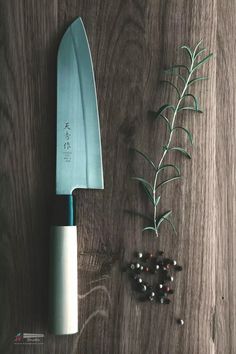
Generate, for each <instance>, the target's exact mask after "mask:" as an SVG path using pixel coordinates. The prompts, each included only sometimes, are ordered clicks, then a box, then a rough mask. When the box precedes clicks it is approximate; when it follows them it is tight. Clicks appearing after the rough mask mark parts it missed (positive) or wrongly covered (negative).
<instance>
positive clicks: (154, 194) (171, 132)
mask: <svg viewBox="0 0 236 354" xmlns="http://www.w3.org/2000/svg"><path fill="white" fill-rule="evenodd" d="M193 64H194V60H192V63H191V67H190V70H189V75H188V77H187V80H186V82H185V85H184V88H183V90H182V93H181V95H180V97H179V99H178V102H177V104H176V106H175V110H174V113H173V118H172V122H171V131H170V135H169V139H168V142H167V144H166V147H165V150H164V151H163V154H162V156H161V159H160V161H159V164H158V167H157V171H156V173H155V178H154V183H153V201H154V212H153V223H154V228H155V233H156V236H157V237H158V229H157V220H156V218H157V205H156V186H157V177H158V173H159V169H160V167H161V165H162V163H163V160H164V158H165V156H166V154H167V152H168V149H169V147H170V143H171V139H172V136H173V128H174V125H175V120H176V116H177V113H178V109H179V106H180V103H181V101H182V99H183V97H184V95H185V92H186V90H187V87H188V83H189V80H190V78H191V75H192V70H193Z"/></svg>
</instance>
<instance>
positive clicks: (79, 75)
mask: <svg viewBox="0 0 236 354" xmlns="http://www.w3.org/2000/svg"><path fill="white" fill-rule="evenodd" d="M70 34H71V38H72V43H73V50H74V54H75V58H76V63H77V71H78V77H79V86H80V92H81V103H82V111H83V125H84V127H83V128H84V136H85V155H86V158H85V161H86V163H85V166H86V184H87V185H88V162H87V161H88V146H87V134H86V131H87V128H86V119H85V110H84V97H83V90H82V85H81V81H80V78H81V72H80V69H79V60H78V55H77V52H76V47H75V39H74V36H73V31H72V26H70Z"/></svg>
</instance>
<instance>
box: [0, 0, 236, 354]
mask: <svg viewBox="0 0 236 354" xmlns="http://www.w3.org/2000/svg"><path fill="white" fill-rule="evenodd" d="M235 14H236V5H235V2H234V1H233V0H228V1H227V2H223V1H217V0H189V1H186V0H178V1H177V0H172V1H170V0H145V1H142V0H128V1H122V0H116V1H115V0H97V1H95V0H89V1H88V0H77V1H76V0H70V1H69V0H60V1H59V0H51V1H46V0H41V1H36V0H8V1H4V0H0V72H1V75H0V123H1V124H0V149H1V153H0V182H1V183H0V191H1V199H0V265H1V267H0V318H1V322H0V353H1V354H8V353H19V352H20V353H26V354H33V353H44V354H54V353H55V354H67V353H68V354H75V353H81V354H134V353H135V354H144V353H148V354H208V353H209V354H213V353H214V354H221V353H223V352H224V353H227V354H228V353H229V354H233V353H236V339H235V335H234V333H235V327H236V321H235V316H234V314H235V310H236V300H235V299H236V287H235V281H234V278H235V271H234V269H235V262H236V261H235V259H236V258H235V255H234V254H235V248H236V244H235V240H234V230H235V226H236V225H235V220H236V208H235V186H234V185H235V176H236V171H235V166H236V164H235V162H234V161H235V149H234V142H235V136H236V132H235V119H234V117H235V102H236V100H235V93H234V91H235V85H236V72H235V66H234V58H235V54H236V53H235V48H236V47H235V38H234V34H235V30H236V28H235V22H236V21H235V16H236V15H235ZM77 16H81V17H82V18H83V21H84V23H85V27H86V30H87V33H88V37H89V42H90V46H91V51H92V57H93V61H94V69H95V76H96V82H97V92H98V102H99V110H100V121H101V134H102V145H103V160H104V173H105V190H104V191H92V190H89V191H87V190H83V191H76V192H75V194H76V197H77V224H78V240H79V246H78V247H79V248H78V252H79V258H78V270H79V298H78V301H79V323H80V332H79V333H78V334H76V335H72V336H62V337H60V336H59V337H55V336H52V335H50V334H49V333H48V330H47V306H48V305H47V302H48V297H47V293H48V237H49V230H50V218H49V216H50V213H51V208H52V202H53V195H54V190H55V181H54V168H55V117H56V110H55V102H56V95H55V92H56V52H57V47H58V44H59V41H60V38H61V36H62V34H63V32H64V31H65V29H66V27H67V26H68V25H69V24H70V23H71V22H72V21H73V20H74V19H75V18H76V17H77ZM201 38H203V40H204V45H205V46H206V47H207V48H209V49H210V50H211V51H213V52H214V53H215V56H214V59H213V60H212V62H211V64H210V65H206V66H205V68H204V70H203V71H204V74H206V75H209V77H210V80H209V81H206V82H204V83H201V84H200V83H199V84H198V85H196V87H195V93H196V94H197V95H198V97H199V100H200V104H201V106H202V107H203V108H204V114H203V115H201V117H198V116H194V114H189V115H187V116H186V115H185V116H183V117H181V118H180V119H181V121H183V122H184V123H185V124H186V125H187V126H188V128H189V129H190V130H192V132H193V134H194V141H195V142H194V148H193V150H192V155H193V160H192V161H191V162H189V161H185V160H184V159H182V158H180V157H179V155H177V154H176V155H175V156H173V157H172V161H173V160H174V161H175V162H176V163H178V164H179V165H180V166H181V168H182V172H183V175H184V179H183V181H182V182H181V183H173V184H172V185H168V187H167V188H166V191H165V194H164V197H163V202H162V205H161V207H162V208H163V209H166V208H173V210H174V218H175V223H176V225H177V228H178V236H177V237H174V236H173V235H172V234H171V233H170V230H169V228H168V227H163V228H162V237H161V238H160V240H158V241H157V240H156V239H153V238H152V237H151V236H150V237H149V236H144V235H142V234H141V228H142V226H143V221H142V220H140V218H137V217H134V216H131V215H130V214H129V213H127V212H125V210H139V211H140V212H142V211H144V210H146V209H147V208H148V204H147V203H146V200H145V198H143V194H142V193H141V191H140V190H139V188H138V186H137V185H136V184H135V183H134V182H133V181H131V179H130V177H131V176H132V175H133V174H134V173H135V174H140V175H146V176H147V177H149V176H150V175H149V171H148V170H147V169H146V166H145V164H144V162H143V161H142V160H141V159H139V158H137V157H135V156H134V155H133V154H132V153H130V151H129V148H130V147H131V146H136V147H137V148H140V149H142V150H144V151H146V152H148V153H149V154H151V155H152V156H153V158H155V159H158V156H159V153H158V151H160V146H161V144H162V143H163V142H164V139H165V130H164V127H163V126H162V125H161V124H158V123H156V122H155V123H154V122H153V121H152V120H151V119H150V117H149V115H148V111H149V110H152V109H157V108H158V106H159V105H160V104H161V103H164V102H166V100H167V99H168V98H170V96H169V95H170V93H169V91H168V90H167V88H166V87H164V86H163V85H162V84H160V82H159V80H160V79H161V78H162V69H163V68H164V67H166V66H168V65H170V64H172V63H173V62H176V60H177V59H178V60H179V61H180V60H182V59H183V57H182V54H181V53H180V52H179V51H177V46H178V45H180V44H183V43H189V44H190V45H194V44H195V43H196V42H197V41H198V40H199V39H201ZM180 139H182V138H181V137H180V136H179V137H178V141H180ZM160 248H161V249H163V250H164V251H165V253H166V254H167V255H169V256H171V257H173V258H176V259H177V260H178V261H179V262H180V263H181V264H183V266H184V271H183V272H181V274H179V275H178V276H177V277H176V278H177V279H176V282H175V290H176V291H175V294H174V297H173V302H172V303H171V305H169V306H158V305H151V304H146V303H138V302H137V301H136V300H135V298H134V296H133V294H132V291H131V289H130V284H129V282H128V280H127V275H126V274H125V273H123V272H122V271H121V268H122V265H123V264H125V263H126V262H127V261H129V260H130V259H131V257H132V254H133V252H134V251H135V250H145V249H146V250H151V251H155V249H160ZM179 317H181V318H184V320H185V325H184V326H183V327H179V326H177V324H176V319H177V318H179ZM19 331H24V332H33V333H44V334H45V343H44V345H42V346H36V345H31V346H16V345H15V346H14V344H13V339H14V336H15V334H16V333H17V332H19Z"/></svg>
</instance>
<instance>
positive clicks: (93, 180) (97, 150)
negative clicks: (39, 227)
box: [56, 18, 103, 194]
mask: <svg viewBox="0 0 236 354" xmlns="http://www.w3.org/2000/svg"><path fill="white" fill-rule="evenodd" d="M75 188H95V189H97V188H98V189H102V188H103V169H102V155H101V139H100V127H99V116H98V107H97V97H96V88H95V80H94V73H93V65H92V59H91V53H90V49H89V43H88V39H87V35H86V32H85V29H84V25H83V22H82V20H81V19H80V18H78V19H77V20H76V21H74V22H73V23H72V24H71V26H70V27H68V29H67V31H66V32H65V34H64V36H63V38H62V40H61V43H60V47H59V50H58V59H57V158H56V193H57V194H71V193H72V191H73V190H74V189H75Z"/></svg>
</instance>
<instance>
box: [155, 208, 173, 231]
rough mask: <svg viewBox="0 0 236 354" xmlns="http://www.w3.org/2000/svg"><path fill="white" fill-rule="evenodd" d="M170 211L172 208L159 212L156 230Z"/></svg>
mask: <svg viewBox="0 0 236 354" xmlns="http://www.w3.org/2000/svg"><path fill="white" fill-rule="evenodd" d="M171 213H172V210H168V211H165V212H164V213H163V214H161V215H160V216H159V217H158V219H157V231H158V230H159V228H160V225H161V224H162V222H163V221H165V220H166V219H167V217H168V216H169V215H170V214H171Z"/></svg>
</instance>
